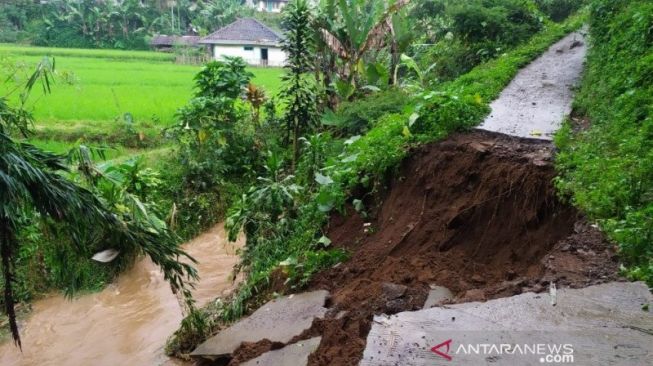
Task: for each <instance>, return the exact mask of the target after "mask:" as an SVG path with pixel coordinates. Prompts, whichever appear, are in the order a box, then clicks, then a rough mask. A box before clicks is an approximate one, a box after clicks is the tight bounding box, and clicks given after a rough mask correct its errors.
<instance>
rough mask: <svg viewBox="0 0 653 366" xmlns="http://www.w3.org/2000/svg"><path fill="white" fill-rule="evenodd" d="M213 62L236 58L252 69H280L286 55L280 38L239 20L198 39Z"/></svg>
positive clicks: (248, 20)
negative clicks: (205, 47) (271, 67)
mask: <svg viewBox="0 0 653 366" xmlns="http://www.w3.org/2000/svg"><path fill="white" fill-rule="evenodd" d="M199 43H200V44H205V45H207V46H208V48H209V51H210V52H211V55H212V56H213V58H214V59H216V60H219V59H221V58H222V57H224V56H239V57H242V58H243V59H244V60H245V62H247V63H248V64H250V65H253V66H283V65H284V64H285V62H286V53H285V52H284V51H283V50H281V44H280V43H281V36H280V35H279V34H277V33H276V32H275V31H273V30H272V29H270V28H269V27H267V26H266V25H265V24H263V23H261V22H259V21H258V20H256V19H252V18H242V19H238V20H236V21H235V22H233V23H231V24H229V25H227V26H225V27H223V28H220V29H218V30H217V31H215V32H213V33H211V34H209V35H208V36H206V37H204V38H202V39H200V41H199Z"/></svg>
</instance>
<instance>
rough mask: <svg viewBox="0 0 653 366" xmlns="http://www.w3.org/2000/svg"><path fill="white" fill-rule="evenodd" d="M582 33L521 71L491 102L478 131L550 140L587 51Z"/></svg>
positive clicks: (567, 109)
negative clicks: (486, 116)
mask: <svg viewBox="0 0 653 366" xmlns="http://www.w3.org/2000/svg"><path fill="white" fill-rule="evenodd" d="M582 33H583V32H574V33H571V34H569V35H568V36H566V37H565V38H563V39H562V40H560V41H559V42H558V43H556V44H554V45H553V46H551V47H550V48H549V50H548V51H547V52H545V53H544V54H543V55H542V56H540V57H539V58H537V59H536V60H535V61H533V62H532V63H531V64H530V65H528V66H526V67H525V68H523V69H522V70H521V71H520V72H519V73H518V74H517V76H516V77H515V78H514V79H513V80H512V82H511V83H510V84H509V85H508V87H506V88H505V89H504V90H503V92H501V95H500V96H499V98H498V99H497V100H495V101H494V102H492V104H491V105H490V106H491V107H492V113H491V114H490V116H489V117H488V118H487V119H486V120H485V122H483V124H481V126H479V128H480V129H483V130H487V131H494V132H500V133H505V134H507V135H512V136H519V137H532V138H540V139H546V140H550V139H551V137H552V135H553V133H554V132H555V131H556V130H558V128H560V124H561V123H562V121H563V119H564V117H565V116H566V115H568V114H569V113H570V112H571V103H572V101H573V87H574V86H575V85H576V84H577V83H578V80H579V79H580V76H581V74H582V71H583V62H584V60H585V54H586V52H587V46H586V45H585V40H584V37H583V34H582Z"/></svg>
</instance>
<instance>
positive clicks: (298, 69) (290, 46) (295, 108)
mask: <svg viewBox="0 0 653 366" xmlns="http://www.w3.org/2000/svg"><path fill="white" fill-rule="evenodd" d="M281 25H282V27H283V29H284V39H283V43H282V46H281V47H282V49H283V50H284V51H285V52H286V54H287V55H288V58H287V61H286V66H285V67H286V73H285V74H284V75H283V76H282V80H283V83H284V84H283V89H282V91H281V93H282V96H283V97H284V98H285V99H286V101H287V106H286V114H285V116H284V120H285V124H286V131H287V138H286V140H287V141H289V140H290V139H292V146H293V147H292V151H293V167H294V166H295V164H296V163H297V160H298V158H299V138H300V137H301V136H302V134H303V133H304V132H306V131H307V130H308V129H309V128H310V127H312V126H315V125H316V124H317V121H318V117H319V114H318V110H317V101H318V100H317V99H318V98H317V95H316V91H315V83H314V79H312V78H311V77H310V76H309V73H310V72H311V71H313V70H314V63H313V56H314V55H315V43H314V33H313V27H312V26H313V13H312V10H311V8H310V6H309V5H308V2H307V1H306V0H293V1H291V2H290V3H289V4H288V5H287V6H286V8H285V9H284V16H283V20H282V22H281Z"/></svg>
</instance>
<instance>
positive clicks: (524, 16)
mask: <svg viewBox="0 0 653 366" xmlns="http://www.w3.org/2000/svg"><path fill="white" fill-rule="evenodd" d="M450 12H451V18H452V20H453V22H452V28H451V29H452V31H453V33H454V35H458V36H461V37H462V38H463V39H465V40H466V41H468V42H473V43H479V42H487V41H491V42H495V44H497V45H515V44H517V43H519V42H521V41H523V40H525V39H528V38H529V37H530V36H531V35H533V34H534V33H536V32H537V31H539V30H540V29H541V28H542V19H541V16H540V15H539V14H538V12H537V9H536V8H535V7H534V6H532V3H531V2H529V1H526V0H473V1H465V2H463V3H460V4H459V5H456V6H454V7H453V8H452V9H451V10H450Z"/></svg>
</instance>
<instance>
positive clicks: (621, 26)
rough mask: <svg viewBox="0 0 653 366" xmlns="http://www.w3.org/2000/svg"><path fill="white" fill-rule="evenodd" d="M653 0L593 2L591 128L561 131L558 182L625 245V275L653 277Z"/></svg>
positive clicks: (584, 90) (585, 86) (581, 106)
mask: <svg viewBox="0 0 653 366" xmlns="http://www.w3.org/2000/svg"><path fill="white" fill-rule="evenodd" d="M651 24H653V4H652V3H651V2H650V1H642V0H639V1H624V0H618V1H607V0H595V1H593V2H592V3H591V15H590V32H591V33H590V36H591V37H590V41H591V48H590V52H589V55H588V62H587V69H586V73H585V76H584V79H583V83H582V87H581V90H580V92H579V94H578V96H577V99H576V102H575V103H576V105H575V106H576V110H577V111H578V112H579V113H584V114H585V115H586V118H588V119H589V121H590V122H591V125H590V127H589V128H588V129H587V130H584V131H579V132H578V133H573V131H572V129H571V127H567V128H565V129H562V130H561V131H560V133H559V134H558V136H557V138H556V143H557V145H558V147H559V148H560V154H559V156H558V159H557V163H558V168H559V170H560V173H561V177H560V179H559V180H558V181H557V185H558V187H559V188H560V189H561V190H562V192H564V193H567V194H570V195H571V196H572V200H573V203H574V204H575V205H577V206H578V207H579V208H581V209H582V210H583V211H584V212H585V213H587V214H588V215H589V216H590V217H591V218H592V219H594V220H597V221H598V222H599V224H600V226H601V227H602V229H603V230H604V231H605V232H606V233H607V234H608V236H609V237H610V238H612V239H613V240H615V241H616V242H618V243H619V245H620V253H621V255H622V258H623V259H624V261H625V262H626V263H627V264H628V265H629V270H628V274H629V275H631V276H632V278H634V279H642V280H646V281H648V283H649V284H653V245H652V243H653V190H652V188H651V187H653V153H652V152H653V109H652V106H653V66H652V65H653V28H652V27H651Z"/></svg>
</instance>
